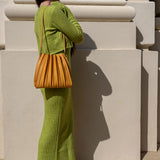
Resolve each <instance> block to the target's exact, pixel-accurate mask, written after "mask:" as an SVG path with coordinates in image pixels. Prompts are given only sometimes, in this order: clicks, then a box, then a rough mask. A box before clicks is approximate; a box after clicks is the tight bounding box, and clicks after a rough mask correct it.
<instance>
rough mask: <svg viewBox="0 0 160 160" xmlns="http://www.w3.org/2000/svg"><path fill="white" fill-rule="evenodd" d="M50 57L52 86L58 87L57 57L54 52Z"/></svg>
mask: <svg viewBox="0 0 160 160" xmlns="http://www.w3.org/2000/svg"><path fill="white" fill-rule="evenodd" d="M52 58H53V78H52V86H54V87H55V88H58V73H57V58H56V56H55V55H54V54H53V55H52Z"/></svg>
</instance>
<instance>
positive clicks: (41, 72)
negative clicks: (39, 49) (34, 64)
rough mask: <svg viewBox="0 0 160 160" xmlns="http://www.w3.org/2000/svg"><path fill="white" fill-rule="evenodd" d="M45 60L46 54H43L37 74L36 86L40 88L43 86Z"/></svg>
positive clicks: (46, 58) (46, 59)
mask: <svg viewBox="0 0 160 160" xmlns="http://www.w3.org/2000/svg"><path fill="white" fill-rule="evenodd" d="M47 61H48V55H47V54H45V55H44V58H43V59H42V65H41V67H40V69H39V76H38V86H39V87H41V88H43V87H44V79H45V72H46V65H47Z"/></svg>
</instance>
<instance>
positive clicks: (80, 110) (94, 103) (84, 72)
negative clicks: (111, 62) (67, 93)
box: [71, 33, 112, 160]
mask: <svg viewBox="0 0 160 160" xmlns="http://www.w3.org/2000/svg"><path fill="white" fill-rule="evenodd" d="M84 42H85V43H86V42H87V43H88V44H90V45H91V46H92V48H94V49H95V48H96V45H95V43H94V41H93V40H92V39H91V38H90V37H89V35H87V34H85V33H84ZM84 42H83V43H84ZM86 47H87V46H86ZM88 48H89V47H88ZM90 53H91V50H90V49H88V50H87V49H85V50H77V52H76V53H75V55H73V57H72V62H71V63H72V75H73V76H72V80H73V87H72V94H73V107H74V141H75V142H74V143H75V152H76V158H77V160H93V159H94V153H95V150H96V148H97V146H98V144H99V142H100V141H103V140H107V139H109V138H110V134H109V129H108V126H107V123H106V120H105V117H104V113H103V111H102V110H101V108H102V100H103V97H102V96H108V95H110V94H111V93H112V88H111V85H110V83H109V81H108V79H107V77H106V76H105V74H104V73H103V71H102V70H101V68H100V67H99V66H98V65H97V64H95V63H93V62H92V61H87V56H89V54H90ZM106 116H107V115H106Z"/></svg>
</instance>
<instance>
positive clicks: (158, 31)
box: [150, 0, 160, 143]
mask: <svg viewBox="0 0 160 160" xmlns="http://www.w3.org/2000/svg"><path fill="white" fill-rule="evenodd" d="M159 5H160V0H155V11H156V12H155V14H156V17H155V44H154V45H153V46H152V47H150V49H151V50H155V51H158V56H159V58H158V109H157V111H158V113H157V114H158V125H157V127H158V131H157V133H158V138H157V139H158V143H160V8H159Z"/></svg>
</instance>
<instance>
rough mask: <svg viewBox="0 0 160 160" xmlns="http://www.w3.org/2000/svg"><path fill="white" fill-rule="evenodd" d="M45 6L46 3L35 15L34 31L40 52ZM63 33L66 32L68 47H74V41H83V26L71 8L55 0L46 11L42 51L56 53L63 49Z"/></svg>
mask: <svg viewBox="0 0 160 160" xmlns="http://www.w3.org/2000/svg"><path fill="white" fill-rule="evenodd" d="M45 7H46V5H43V6H41V7H40V8H39V9H38V11H37V12H36V14H35V17H34V21H35V25H34V32H35V34H36V37H37V39H38V41H37V42H38V49H39V53H40V36H41V23H42V22H41V19H42V12H43V9H44V8H45ZM44 33H45V35H46V36H45V35H44ZM63 33H64V34H65V40H66V48H71V47H73V42H74V43H77V44H79V43H82V41H83V31H82V28H81V26H80V25H79V23H78V21H77V20H76V18H75V17H74V15H73V14H72V12H71V11H70V9H69V8H68V7H67V6H65V5H64V4H62V3H60V2H59V1H53V2H52V3H51V5H50V6H48V8H46V10H45V12H44V27H43V35H44V36H43V40H42V41H43V43H42V52H46V53H50V54H54V53H57V52H59V51H61V50H63V49H64V45H63ZM46 37H47V38H46ZM47 44H48V45H47ZM47 47H48V48H47Z"/></svg>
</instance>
